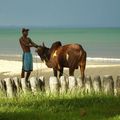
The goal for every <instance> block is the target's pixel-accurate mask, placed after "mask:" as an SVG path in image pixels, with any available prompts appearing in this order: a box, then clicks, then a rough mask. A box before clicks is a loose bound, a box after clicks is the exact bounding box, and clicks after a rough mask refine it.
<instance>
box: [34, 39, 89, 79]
mask: <svg viewBox="0 0 120 120" xmlns="http://www.w3.org/2000/svg"><path fill="white" fill-rule="evenodd" d="M36 52H37V53H38V55H39V56H40V58H41V60H42V61H45V63H46V65H47V66H48V67H49V68H53V71H54V76H56V77H57V71H59V72H60V74H59V76H62V75H63V68H64V67H68V68H69V75H70V76H73V75H74V71H75V69H78V67H79V66H80V71H81V77H82V80H83V81H84V71H85V67H86V56H87V55H86V52H85V50H84V49H83V48H82V46H81V45H79V44H68V45H64V46H62V44H61V42H59V41H58V42H55V43H53V44H52V47H51V48H47V47H46V46H45V45H44V43H43V45H42V46H39V47H38V49H37V50H36Z"/></svg>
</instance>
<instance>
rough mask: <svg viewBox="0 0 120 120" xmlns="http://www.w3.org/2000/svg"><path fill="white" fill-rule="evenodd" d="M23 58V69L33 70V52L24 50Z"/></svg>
mask: <svg viewBox="0 0 120 120" xmlns="http://www.w3.org/2000/svg"><path fill="white" fill-rule="evenodd" d="M22 60H23V66H22V70H23V71H26V72H29V71H33V58H32V54H31V52H24V53H23V59H22Z"/></svg>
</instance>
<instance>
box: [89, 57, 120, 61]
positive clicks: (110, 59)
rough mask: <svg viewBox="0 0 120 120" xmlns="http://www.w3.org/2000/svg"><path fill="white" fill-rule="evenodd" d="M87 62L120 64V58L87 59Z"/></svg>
mask: <svg viewBox="0 0 120 120" xmlns="http://www.w3.org/2000/svg"><path fill="white" fill-rule="evenodd" d="M87 61H101V62H104V61H105V62H120V58H100V57H87Z"/></svg>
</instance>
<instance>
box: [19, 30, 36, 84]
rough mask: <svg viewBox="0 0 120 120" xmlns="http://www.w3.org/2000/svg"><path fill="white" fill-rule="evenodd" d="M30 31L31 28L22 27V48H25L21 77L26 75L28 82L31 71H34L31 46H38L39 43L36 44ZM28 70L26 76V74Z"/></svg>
mask: <svg viewBox="0 0 120 120" xmlns="http://www.w3.org/2000/svg"><path fill="white" fill-rule="evenodd" d="M28 31H29V29H25V28H23V29H22V37H21V38H20V39H19V41H20V45H21V48H22V50H23V59H22V63H23V65H22V72H21V78H24V77H25V80H26V82H28V79H29V76H30V74H31V71H33V60H32V54H31V50H30V48H31V47H35V48H37V47H38V45H36V44H35V43H34V42H33V41H32V40H31V39H30V38H29V37H28ZM25 72H26V76H25Z"/></svg>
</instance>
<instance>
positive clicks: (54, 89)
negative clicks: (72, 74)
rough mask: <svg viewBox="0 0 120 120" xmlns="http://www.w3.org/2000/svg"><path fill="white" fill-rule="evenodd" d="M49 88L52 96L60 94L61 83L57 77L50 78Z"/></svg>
mask: <svg viewBox="0 0 120 120" xmlns="http://www.w3.org/2000/svg"><path fill="white" fill-rule="evenodd" d="M49 87H50V92H51V93H52V94H58V93H59V87H60V85H59V81H58V79H57V77H54V76H51V77H50V78H49Z"/></svg>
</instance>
